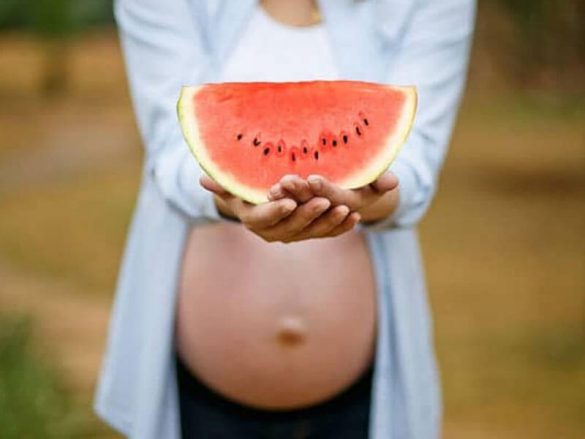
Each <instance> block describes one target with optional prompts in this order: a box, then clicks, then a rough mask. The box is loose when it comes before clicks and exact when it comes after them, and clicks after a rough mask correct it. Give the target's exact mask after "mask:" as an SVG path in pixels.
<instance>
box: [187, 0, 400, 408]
mask: <svg viewBox="0 0 585 439" xmlns="http://www.w3.org/2000/svg"><path fill="white" fill-rule="evenodd" d="M262 6H263V7H264V8H265V10H266V12H267V13H268V14H270V15H272V16H273V18H275V19H276V20H278V21H281V22H283V23H285V24H287V25H290V26H308V25H312V24H315V23H316V22H318V21H319V16H318V13H317V10H316V7H315V4H314V2H313V1H311V0H263V1H262ZM315 20H316V21H315ZM201 184H202V186H203V187H204V188H205V189H207V190H209V191H211V192H212V193H213V194H215V201H216V204H217V207H218V209H219V210H220V212H221V213H222V214H223V215H225V216H230V217H233V218H236V219H238V220H240V221H241V223H242V224H243V226H244V227H242V226H241V225H238V224H233V223H228V222H221V223H218V224H214V225H210V226H206V227H194V228H192V229H191V231H190V233H189V237H188V239H187V242H186V245H185V251H184V258H183V266H182V270H181V278H180V285H179V292H178V303H177V326H176V335H177V349H178V351H179V354H180V355H181V357H182V359H183V360H184V361H185V363H186V364H187V365H188V366H189V368H190V370H191V371H192V372H193V373H194V374H195V375H197V376H198V378H199V379H201V380H202V381H203V382H205V383H206V384H207V385H208V386H210V387H211V388H213V389H214V390H215V391H217V392H219V393H220V394H222V395H224V396H227V397H229V398H231V399H233V400H236V401H239V402H241V403H243V404H245V405H249V406H252V407H259V408H265V409H290V408H299V407H305V406H309V405H312V404H315V403H318V402H320V401H324V400H326V399H328V398H331V397H332V396H333V395H336V394H338V393H339V392H340V391H342V390H343V389H345V388H347V387H348V386H349V385H350V384H351V383H352V382H354V381H355V380H356V378H357V377H359V376H360V374H361V373H363V371H364V370H365V369H366V368H367V367H368V365H369V364H371V362H372V358H373V356H374V350H375V343H376V316H377V311H376V286H375V279H374V275H373V270H372V265H371V260H370V255H369V252H368V248H367V243H366V241H365V239H364V236H363V234H361V233H358V232H357V231H352V229H353V228H354V227H355V226H356V224H358V222H360V221H363V222H373V221H377V220H381V219H383V218H386V217H388V216H389V215H392V213H393V212H394V210H395V209H396V206H397V204H398V199H399V196H398V186H397V185H398V182H397V179H396V177H395V176H393V175H392V174H390V173H388V174H385V175H383V176H382V177H380V178H379V179H378V180H376V181H375V182H373V183H371V184H370V185H368V186H366V187H363V188H360V189H353V190H344V189H341V188H339V187H337V186H336V185H334V184H332V183H330V182H327V181H326V180H325V179H324V178H322V177H319V176H311V177H309V178H307V179H301V178H299V177H298V176H294V175H289V176H285V177H283V178H282V179H281V181H279V182H277V183H276V184H275V185H274V187H273V188H272V189H271V190H270V194H269V201H267V202H266V203H263V204H261V205H257V206H256V205H252V204H249V203H246V202H244V201H242V200H241V199H239V198H237V197H235V196H233V195H231V194H229V193H228V192H227V191H226V190H225V189H224V188H222V187H221V186H220V185H218V184H217V183H216V182H214V181H213V180H211V179H210V178H208V177H203V178H202V179H201ZM246 229H247V230H246ZM250 231H251V232H252V233H250ZM258 237H259V238H261V239H258ZM333 237H335V238H334V239H316V238H333ZM283 243H286V244H283ZM226 359H228V361H226Z"/></svg>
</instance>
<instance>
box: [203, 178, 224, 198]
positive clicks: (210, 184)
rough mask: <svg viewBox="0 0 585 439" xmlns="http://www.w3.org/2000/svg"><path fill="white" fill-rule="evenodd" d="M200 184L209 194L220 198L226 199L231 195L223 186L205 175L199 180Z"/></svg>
mask: <svg viewBox="0 0 585 439" xmlns="http://www.w3.org/2000/svg"><path fill="white" fill-rule="evenodd" d="M199 184H201V186H202V187H203V189H205V190H208V191H209V192H213V193H214V194H215V195H218V196H220V197H226V196H229V195H230V194H229V192H228V191H226V190H225V189H224V188H223V186H221V185H219V184H218V183H216V182H215V181H213V180H212V179H211V178H209V177H208V176H207V175H204V176H202V177H201V178H200V179H199Z"/></svg>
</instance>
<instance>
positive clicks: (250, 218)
mask: <svg viewBox="0 0 585 439" xmlns="http://www.w3.org/2000/svg"><path fill="white" fill-rule="evenodd" d="M296 207H297V203H296V202H295V201H294V200H291V199H288V198H285V199H283V200H278V201H269V202H267V203H263V204H259V205H257V206H255V205H243V206H242V207H241V208H240V209H238V215H239V217H240V220H241V221H242V223H243V224H244V225H245V226H246V227H248V228H249V229H252V230H262V229H265V228H268V227H271V226H273V225H275V224H277V223H279V222H280V221H282V220H283V219H285V218H286V217H288V216H289V215H291V214H292V213H293V212H294V211H295V209H296Z"/></svg>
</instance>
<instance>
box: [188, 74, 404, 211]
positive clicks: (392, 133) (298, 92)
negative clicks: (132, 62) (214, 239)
mask: <svg viewBox="0 0 585 439" xmlns="http://www.w3.org/2000/svg"><path fill="white" fill-rule="evenodd" d="M415 111H416V90H415V89H414V88H413V87H396V86H388V85H380V84H373V83H365V82H356V81H312V82H296V83H266V82H264V83H223V84H207V85H202V86H197V87H184V88H183V90H182V93H181V97H180V99H179V102H178V113H179V119H180V122H181V127H182V130H183V133H184V135H185V139H186V140H187V143H188V144H189V147H190V148H191V151H192V152H193V154H194V156H195V157H196V159H197V161H198V162H199V164H200V165H201V167H202V168H203V169H204V170H205V171H206V172H207V173H208V174H209V175H210V177H212V178H213V179H214V180H215V181H217V182H218V183H219V184H221V185H222V186H223V187H225V188H226V189H227V190H228V191H229V192H231V193H232V194H234V195H237V196H239V197H240V198H242V199H244V200H246V201H249V202H251V203H255V204H258V203H261V202H264V201H266V200H267V194H268V191H269V189H270V187H271V186H272V185H274V184H275V183H277V182H278V181H279V180H280V178H282V177H283V176H284V175H287V174H296V175H299V176H301V177H303V178H306V177H308V176H309V175H313V174H318V175H322V176H324V177H326V178H327V179H329V180H331V181H332V182H334V183H336V184H338V185H340V186H342V187H344V188H348V189H349V188H357V187H361V186H364V185H367V184H369V183H371V182H372V181H373V180H375V179H376V178H377V177H378V176H379V175H380V174H382V173H383V172H384V171H385V170H386V169H387V168H388V166H389V165H390V163H391V162H392V161H393V160H394V158H395V157H396V154H397V153H398V151H399V149H400V147H401V146H402V144H403V143H404V142H405V140H406V138H407V136H408V133H409V131H410V128H411V126H412V123H413V119H414V114H415Z"/></svg>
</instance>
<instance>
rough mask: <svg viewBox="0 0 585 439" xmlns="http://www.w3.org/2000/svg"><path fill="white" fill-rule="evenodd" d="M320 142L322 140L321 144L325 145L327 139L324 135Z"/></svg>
mask: <svg viewBox="0 0 585 439" xmlns="http://www.w3.org/2000/svg"><path fill="white" fill-rule="evenodd" d="M322 142H323V146H325V145H327V139H326V138H325V137H323V140H322Z"/></svg>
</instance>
